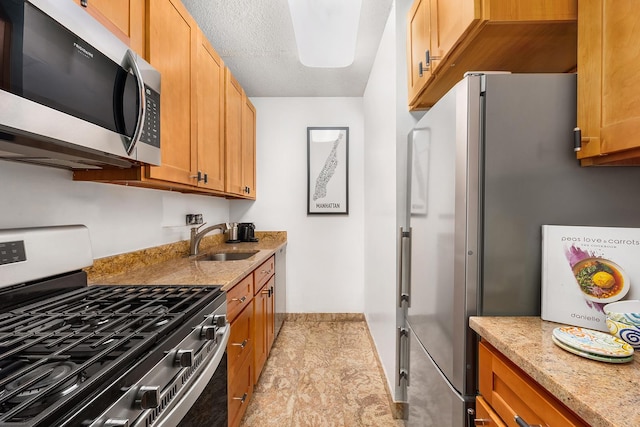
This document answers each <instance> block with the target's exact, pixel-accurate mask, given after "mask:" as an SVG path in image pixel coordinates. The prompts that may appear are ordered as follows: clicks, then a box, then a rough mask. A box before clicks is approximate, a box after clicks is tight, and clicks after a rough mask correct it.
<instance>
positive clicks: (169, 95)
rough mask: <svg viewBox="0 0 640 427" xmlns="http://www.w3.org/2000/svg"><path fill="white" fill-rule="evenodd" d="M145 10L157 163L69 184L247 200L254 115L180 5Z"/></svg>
mask: <svg viewBox="0 0 640 427" xmlns="http://www.w3.org/2000/svg"><path fill="white" fill-rule="evenodd" d="M132 1H133V0H132ZM107 3H108V2H107ZM90 4H91V3H90ZM146 5H147V9H146V12H145V13H146V16H147V35H148V39H147V50H146V53H147V55H146V59H147V61H149V63H151V65H153V66H154V67H155V68H156V69H158V71H160V73H161V78H162V89H161V95H160V96H161V102H160V136H161V142H160V147H161V165H160V166H138V167H133V168H129V169H103V170H86V171H82V170H79V171H74V179H75V180H85V181H101V182H110V183H116V184H126V185H135V186H142V187H151V188H158V189H170V190H176V191H182V192H197V193H205V194H213V195H219V196H229V197H242V198H249V199H255V117H256V112H255V109H254V108H253V106H252V105H251V102H249V100H248V99H247V97H246V95H245V93H244V90H243V89H242V87H241V86H240V84H239V83H238V82H237V81H236V80H235V79H234V78H233V76H231V74H230V73H229V72H228V70H227V71H226V74H227V76H228V77H226V78H225V67H224V62H223V61H222V59H221V58H220V56H219V55H218V54H217V53H216V51H215V50H214V49H213V47H212V46H211V44H210V43H209V41H208V40H207V38H206V37H205V35H204V33H203V32H202V31H201V29H200V28H199V27H198V25H197V23H196V22H195V20H194V19H193V18H192V16H191V15H190V14H189V13H188V11H187V10H186V8H185V7H184V5H183V4H182V2H181V1H180V0H154V1H147V2H146ZM96 7H97V5H96ZM225 82H228V84H227V86H225ZM225 100H226V102H225ZM225 138H226V139H225ZM248 189H250V192H248Z"/></svg>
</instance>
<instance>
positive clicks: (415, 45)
mask: <svg viewBox="0 0 640 427" xmlns="http://www.w3.org/2000/svg"><path fill="white" fill-rule="evenodd" d="M430 13H431V9H430V8H429V0H416V1H415V2H414V3H413V5H412V6H411V10H410V11H409V15H408V16H407V70H408V71H409V74H408V76H407V78H408V84H409V102H411V100H414V99H415V98H416V97H417V96H418V94H419V92H420V91H421V90H422V88H423V87H424V85H425V83H426V82H427V80H428V79H429V77H430V76H431V67H430V66H429V64H427V58H426V52H429V51H430V50H431V38H430V37H429V31H430Z"/></svg>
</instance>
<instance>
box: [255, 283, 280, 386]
mask: <svg viewBox="0 0 640 427" xmlns="http://www.w3.org/2000/svg"><path fill="white" fill-rule="evenodd" d="M274 289H275V277H274V276H273V275H272V276H271V279H269V281H268V282H267V283H265V284H264V285H263V286H262V288H260V290H259V291H258V292H257V293H256V295H255V297H254V302H253V313H254V316H255V322H254V325H253V328H254V329H253V331H254V334H253V336H254V342H255V346H254V363H255V367H256V370H255V381H256V382H257V381H258V378H260V373H261V372H262V368H263V366H264V364H265V362H266V361H267V357H269V350H271V346H272V345H273V339H274V334H273V332H274V325H275V322H274V321H275V312H274V308H275V305H274V301H275V296H274Z"/></svg>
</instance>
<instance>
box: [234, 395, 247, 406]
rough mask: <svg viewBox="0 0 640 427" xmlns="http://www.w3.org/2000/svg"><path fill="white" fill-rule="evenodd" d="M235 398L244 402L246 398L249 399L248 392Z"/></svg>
mask: <svg viewBox="0 0 640 427" xmlns="http://www.w3.org/2000/svg"><path fill="white" fill-rule="evenodd" d="M233 400H239V401H240V403H241V404H242V403H244V401H245V400H247V393H245V394H243V395H242V397H234V398H233Z"/></svg>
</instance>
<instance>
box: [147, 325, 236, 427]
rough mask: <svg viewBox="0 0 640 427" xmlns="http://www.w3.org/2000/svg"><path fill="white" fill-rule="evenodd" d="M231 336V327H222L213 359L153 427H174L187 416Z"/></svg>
mask: <svg viewBox="0 0 640 427" xmlns="http://www.w3.org/2000/svg"><path fill="white" fill-rule="evenodd" d="M230 335H231V326H230V325H227V326H225V327H224V332H223V334H222V336H221V337H220V339H218V348H217V349H216V351H215V353H214V355H213V357H211V358H210V359H209V362H208V363H207V366H206V367H205V368H204V370H202V372H200V373H199V376H198V378H197V379H196V380H195V381H194V382H193V384H192V386H191V387H190V388H189V389H188V390H187V391H186V392H185V394H184V395H182V396H181V397H179V400H178V402H176V403H177V404H175V405H173V408H171V409H170V410H169V411H168V412H166V413H165V414H162V415H161V419H160V420H158V422H157V424H154V427H174V426H177V425H178V423H179V422H180V421H181V420H182V418H184V416H185V415H187V412H189V409H191V407H192V406H193V404H194V403H195V401H196V400H198V397H200V394H202V391H203V390H204V388H205V387H206V386H207V384H209V380H210V379H211V378H212V377H213V374H214V373H215V372H216V370H217V369H218V366H219V365H220V361H222V357H223V356H224V354H225V352H226V351H227V343H228V342H229V336H230Z"/></svg>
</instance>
